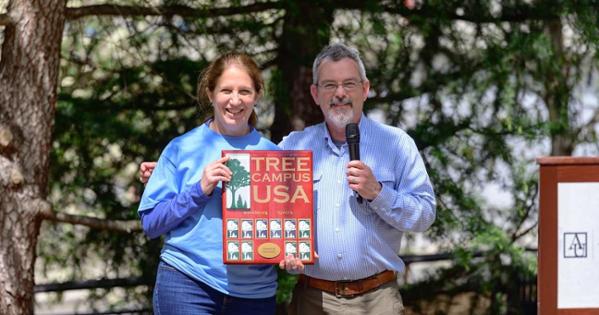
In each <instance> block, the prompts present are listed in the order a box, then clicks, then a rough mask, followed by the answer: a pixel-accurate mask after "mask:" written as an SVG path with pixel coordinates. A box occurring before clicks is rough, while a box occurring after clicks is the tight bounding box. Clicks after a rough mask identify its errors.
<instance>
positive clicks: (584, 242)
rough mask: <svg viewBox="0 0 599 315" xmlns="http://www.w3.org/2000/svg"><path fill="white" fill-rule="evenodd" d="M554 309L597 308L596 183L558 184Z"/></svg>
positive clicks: (598, 199)
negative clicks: (555, 301)
mask: <svg viewBox="0 0 599 315" xmlns="http://www.w3.org/2000/svg"><path fill="white" fill-rule="evenodd" d="M557 191H558V195H557V196H558V197H557V212H558V217H557V230H558V231H557V233H558V234H557V238H558V240H557V247H558V252H557V254H558V260H557V287H558V289H557V290H558V294H557V296H558V301H557V308H558V309H560V308H568V309H570V308H597V307H599V286H598V285H597V284H598V283H599V256H598V255H597V250H599V237H598V233H599V183H592V182H588V183H558V190H557Z"/></svg>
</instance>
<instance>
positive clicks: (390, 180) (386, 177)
mask: <svg viewBox="0 0 599 315" xmlns="http://www.w3.org/2000/svg"><path fill="white" fill-rule="evenodd" d="M373 173H374V177H375V178H376V180H377V181H378V182H379V183H381V185H383V186H386V187H388V188H391V189H395V176H394V175H393V173H392V172H391V171H388V170H381V171H375V172H373ZM381 188H382V187H381Z"/></svg>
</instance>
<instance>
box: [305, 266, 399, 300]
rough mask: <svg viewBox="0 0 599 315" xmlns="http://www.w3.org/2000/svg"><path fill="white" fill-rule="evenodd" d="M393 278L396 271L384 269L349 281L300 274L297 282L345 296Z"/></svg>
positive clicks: (372, 287) (355, 293)
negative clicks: (372, 274)
mask: <svg viewBox="0 0 599 315" xmlns="http://www.w3.org/2000/svg"><path fill="white" fill-rule="evenodd" d="M395 279H397V276H396V273H395V272H394V271H391V270H386V271H383V272H381V273H377V274H376V275H374V276H371V277H368V278H364V279H358V280H351V281H329V280H322V279H317V278H312V277H309V276H306V275H300V276H299V279H298V283H299V284H301V285H303V286H305V287H310V288H314V289H318V290H322V291H325V292H328V293H331V294H335V296H336V297H346V298H347V297H355V296H358V295H361V294H364V293H366V292H368V291H371V290H374V289H376V288H378V287H380V286H381V285H383V284H385V283H387V282H391V281H394V280H395Z"/></svg>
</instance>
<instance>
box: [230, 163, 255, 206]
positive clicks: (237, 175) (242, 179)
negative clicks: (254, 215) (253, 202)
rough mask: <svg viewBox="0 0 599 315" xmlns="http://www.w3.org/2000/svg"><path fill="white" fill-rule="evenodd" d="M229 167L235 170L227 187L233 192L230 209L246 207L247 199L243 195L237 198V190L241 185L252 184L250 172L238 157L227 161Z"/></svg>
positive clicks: (232, 170)
mask: <svg viewBox="0 0 599 315" xmlns="http://www.w3.org/2000/svg"><path fill="white" fill-rule="evenodd" d="M227 167H228V168H229V169H230V170H231V172H233V175H232V176H231V181H230V182H228V183H227V189H228V190H229V191H230V192H231V206H230V207H229V209H246V208H247V201H245V200H244V199H243V198H242V197H241V195H239V196H237V200H235V192H237V190H238V189H239V188H241V187H245V186H249V185H250V173H249V172H248V171H247V170H246V169H245V167H243V165H241V161H239V160H238V159H230V160H229V161H228V162H227Z"/></svg>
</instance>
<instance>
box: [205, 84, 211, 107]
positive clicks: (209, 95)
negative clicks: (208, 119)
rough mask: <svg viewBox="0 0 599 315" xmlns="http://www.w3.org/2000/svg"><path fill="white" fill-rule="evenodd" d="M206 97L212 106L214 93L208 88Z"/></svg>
mask: <svg viewBox="0 0 599 315" xmlns="http://www.w3.org/2000/svg"><path fill="white" fill-rule="evenodd" d="M206 96H208V100H209V101H210V104H212V93H211V92H210V90H209V89H208V88H206Z"/></svg>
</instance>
